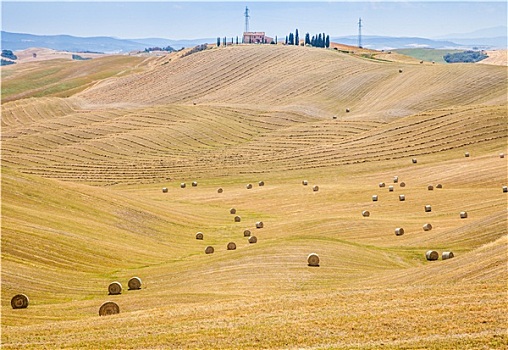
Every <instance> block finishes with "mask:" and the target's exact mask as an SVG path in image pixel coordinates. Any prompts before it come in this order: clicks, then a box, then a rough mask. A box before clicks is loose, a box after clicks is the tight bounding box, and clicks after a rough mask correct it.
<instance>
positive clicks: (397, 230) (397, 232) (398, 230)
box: [395, 227, 404, 236]
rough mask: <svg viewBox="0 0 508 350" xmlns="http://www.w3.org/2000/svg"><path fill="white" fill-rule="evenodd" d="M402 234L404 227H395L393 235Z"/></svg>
mask: <svg viewBox="0 0 508 350" xmlns="http://www.w3.org/2000/svg"><path fill="white" fill-rule="evenodd" d="M403 234H404V229H403V228H402V227H397V228H396V229H395V235H396V236H402V235H403Z"/></svg>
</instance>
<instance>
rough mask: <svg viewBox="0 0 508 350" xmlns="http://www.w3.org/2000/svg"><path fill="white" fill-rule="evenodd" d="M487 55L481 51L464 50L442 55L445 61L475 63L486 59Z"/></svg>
mask: <svg viewBox="0 0 508 350" xmlns="http://www.w3.org/2000/svg"><path fill="white" fill-rule="evenodd" d="M487 57H489V56H487V55H486V54H484V53H483V52H481V51H464V52H456V53H448V54H446V55H444V56H443V59H444V60H445V61H446V62H447V63H475V62H479V61H481V60H484V59H486V58H487Z"/></svg>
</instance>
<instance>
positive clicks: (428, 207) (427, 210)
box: [425, 204, 432, 213]
mask: <svg viewBox="0 0 508 350" xmlns="http://www.w3.org/2000/svg"><path fill="white" fill-rule="evenodd" d="M431 211H432V207H431V206H430V205H428V204H427V205H426V206H425V212H426V213H430V212H431Z"/></svg>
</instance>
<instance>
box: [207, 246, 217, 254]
mask: <svg viewBox="0 0 508 350" xmlns="http://www.w3.org/2000/svg"><path fill="white" fill-rule="evenodd" d="M214 251H215V249H213V247H212V246H211V245H209V246H208V247H206V249H205V254H213V252H214Z"/></svg>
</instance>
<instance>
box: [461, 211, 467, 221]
mask: <svg viewBox="0 0 508 350" xmlns="http://www.w3.org/2000/svg"><path fill="white" fill-rule="evenodd" d="M460 218H461V219H466V218H467V212H466V211H461V212H460Z"/></svg>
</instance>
